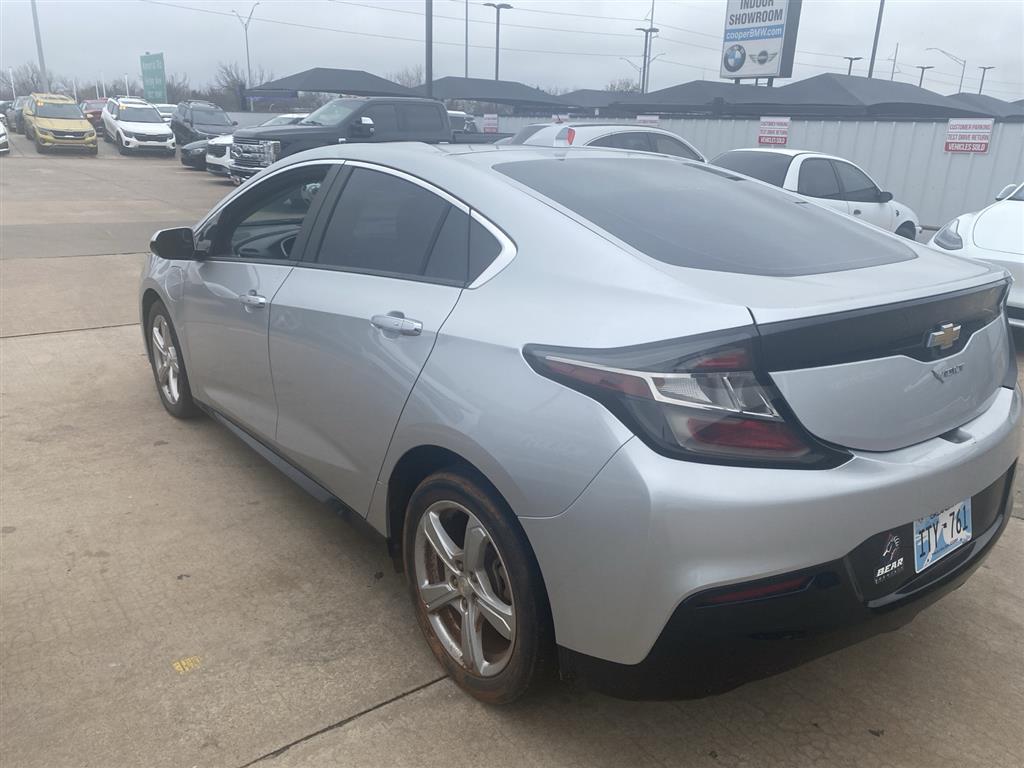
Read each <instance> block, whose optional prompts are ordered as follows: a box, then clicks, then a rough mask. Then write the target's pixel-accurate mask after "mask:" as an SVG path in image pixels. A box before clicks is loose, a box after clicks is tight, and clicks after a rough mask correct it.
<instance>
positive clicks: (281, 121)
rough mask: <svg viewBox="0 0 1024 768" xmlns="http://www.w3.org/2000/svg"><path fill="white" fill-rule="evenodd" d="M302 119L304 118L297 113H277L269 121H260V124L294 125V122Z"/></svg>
mask: <svg viewBox="0 0 1024 768" xmlns="http://www.w3.org/2000/svg"><path fill="white" fill-rule="evenodd" d="M301 119H302V118H300V117H297V116H295V115H275V116H274V117H272V118H270V119H269V120H267V122H265V123H260V125H292V124H293V123H297V122H299V120H301Z"/></svg>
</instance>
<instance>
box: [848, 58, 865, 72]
mask: <svg viewBox="0 0 1024 768" xmlns="http://www.w3.org/2000/svg"><path fill="white" fill-rule="evenodd" d="M843 58H844V59H846V60H847V61H848V62H850V65H849V66H848V67H847V68H846V74H848V75H852V74H853V62H855V61H863V59H864V57H863V56H843Z"/></svg>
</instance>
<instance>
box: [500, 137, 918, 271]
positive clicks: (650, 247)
mask: <svg viewBox="0 0 1024 768" xmlns="http://www.w3.org/2000/svg"><path fill="white" fill-rule="evenodd" d="M582 152H583V153H589V152H591V150H582ZM494 168H495V170H497V171H499V172H501V173H503V174H505V175H506V176H508V177H509V178H511V179H514V180H515V181H517V182H519V183H521V184H524V185H525V186H527V187H530V188H532V189H534V190H536V191H537V192H539V193H540V194H542V195H544V196H545V197H547V198H549V199H551V200H553V201H554V202H556V203H558V204H560V205H562V206H564V207H565V208H568V209H569V210H570V211H573V212H574V213H576V214H577V215H579V216H581V217H583V218H584V219H587V220H588V221H591V222H593V223H594V224H595V225H597V226H598V227H600V228H601V229H603V230H605V231H606V232H608V233H610V234H612V235H614V236H615V237H617V238H619V240H621V241H623V242H624V243H626V244H627V245H629V246H631V247H633V248H635V249H636V250H637V251H640V252H641V253H644V254H646V255H648V256H650V257H651V258H653V259H657V260H658V261H661V262H664V263H666V264H671V265H673V266H677V267H691V268H694V269H710V270H715V271H719V272H739V273H743V274H751V275H778V276H789V275H810V274H817V273H822V272H837V271H840V270H846V269H859V268H861V267H870V266H874V265H878V264H890V263H894V262H897V261H907V260H909V259H913V258H915V255H914V252H913V251H911V250H910V248H908V247H907V246H905V245H903V244H902V243H901V242H899V241H898V240H897V239H896V238H890V237H887V236H885V235H884V234H882V233H875V232H873V231H872V230H871V229H870V228H868V227H865V226H863V225H862V224H860V223H859V222H857V221H854V220H852V219H848V218H847V217H844V216H842V215H840V214H836V213H833V212H832V211H830V210H827V209H824V208H821V207H819V206H817V205H814V204H812V203H808V202H807V201H806V200H803V199H801V198H799V197H797V196H796V195H793V194H790V193H787V192H782V191H776V190H771V189H766V188H765V187H763V186H761V185H758V184H752V183H751V182H750V181H747V180H745V179H743V178H742V177H740V176H735V175H732V174H730V173H727V172H725V171H721V170H718V169H716V168H709V167H707V166H701V165H696V164H692V163H684V162H681V161H678V160H671V159H669V158H663V157H658V156H653V155H652V156H650V157H642V156H640V155H630V156H627V157H622V158H610V157H587V156H585V154H578V155H572V156H569V157H563V158H551V159H544V160H523V161H519V162H506V163H499V164H497V165H495V166H494ZM824 244H827V247H826V246H825V245H824Z"/></svg>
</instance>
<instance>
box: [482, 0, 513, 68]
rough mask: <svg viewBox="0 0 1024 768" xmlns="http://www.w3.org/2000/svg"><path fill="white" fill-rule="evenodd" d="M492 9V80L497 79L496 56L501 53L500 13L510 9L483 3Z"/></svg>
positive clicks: (499, 4)
mask: <svg viewBox="0 0 1024 768" xmlns="http://www.w3.org/2000/svg"><path fill="white" fill-rule="evenodd" d="M484 5H486V6H487V7H488V8H493V9H494V79H495V80H497V79H498V54H499V53H500V52H501V12H502V11H508V10H511V9H512V6H511V5H509V4H508V3H484Z"/></svg>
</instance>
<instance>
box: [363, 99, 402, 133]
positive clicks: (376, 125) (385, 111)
mask: <svg viewBox="0 0 1024 768" xmlns="http://www.w3.org/2000/svg"><path fill="white" fill-rule="evenodd" d="M362 116H363V117H368V118H370V119H371V120H373V135H374V136H381V135H389V136H390V135H392V134H396V133H398V113H397V112H395V105H394V104H374V105H372V106H369V107H367V108H366V111H365V112H363V115H362Z"/></svg>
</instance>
